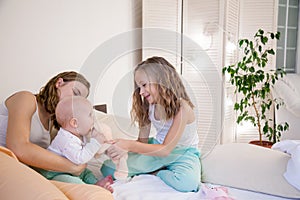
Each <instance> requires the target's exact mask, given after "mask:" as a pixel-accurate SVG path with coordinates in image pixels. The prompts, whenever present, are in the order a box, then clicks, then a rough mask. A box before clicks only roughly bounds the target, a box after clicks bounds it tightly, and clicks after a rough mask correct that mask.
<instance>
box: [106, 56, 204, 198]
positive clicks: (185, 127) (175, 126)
mask: <svg viewBox="0 0 300 200" xmlns="http://www.w3.org/2000/svg"><path fill="white" fill-rule="evenodd" d="M134 81H135V91H134V93H133V105H132V111H131V114H132V118H133V121H134V122H137V123H138V125H139V128H140V132H139V136H138V139H137V140H125V139H117V140H114V141H112V143H114V145H113V146H112V147H111V148H110V149H108V154H109V155H110V157H111V158H112V159H118V158H119V157H120V156H121V155H123V154H124V152H126V151H128V152H129V153H128V160H127V165H128V174H129V176H134V175H138V174H144V173H152V174H155V175H156V176H158V177H160V178H161V179H162V180H163V181H164V182H165V183H166V184H167V185H169V186H171V187H173V188H174V189H176V190H178V191H181V192H191V191H198V189H199V185H200V171H201V166H200V160H199V157H200V152H199V151H198V135H197V125H196V117H195V113H194V110H193V108H194V105H193V104H192V102H191V100H190V98H189V96H188V95H187V92H186V90H185V87H184V85H183V82H182V80H181V79H180V76H179V74H178V73H177V72H176V69H175V68H174V67H173V66H172V65H171V64H170V63H169V62H168V61H167V60H165V59H164V58H162V57H152V58H149V59H147V60H145V61H143V62H142V63H140V64H139V65H138V66H137V67H136V69H135V70H134ZM151 125H152V126H153V127H154V128H155V130H156V136H155V138H150V137H149V135H150V128H151ZM114 170H115V166H114V165H113V163H112V162H111V161H106V162H104V164H103V166H102V168H101V171H102V173H103V175H108V174H113V172H114Z"/></svg>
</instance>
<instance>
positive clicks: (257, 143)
mask: <svg viewBox="0 0 300 200" xmlns="http://www.w3.org/2000/svg"><path fill="white" fill-rule="evenodd" d="M249 144H254V145H258V146H262V147H267V148H271V147H272V145H273V142H270V141H264V140H263V141H261V142H260V141H259V140H252V141H250V142H249Z"/></svg>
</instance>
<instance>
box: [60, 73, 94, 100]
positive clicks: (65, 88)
mask: <svg viewBox="0 0 300 200" xmlns="http://www.w3.org/2000/svg"><path fill="white" fill-rule="evenodd" d="M56 88H57V90H58V94H59V99H62V98H64V97H66V96H82V97H87V96H88V94H89V90H88V88H87V87H86V86H85V85H84V84H82V83H81V82H79V81H70V82H64V80H63V79H62V78H60V79H58V81H57V83H56Z"/></svg>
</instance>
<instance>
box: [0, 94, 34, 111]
mask: <svg viewBox="0 0 300 200" xmlns="http://www.w3.org/2000/svg"><path fill="white" fill-rule="evenodd" d="M5 104H6V107H7V108H16V109H20V108H23V109H30V110H35V109H36V98H35V95H34V94H33V93H31V92H29V91H20V92H16V93H14V94H12V95H11V96H10V97H8V98H7V99H6V101H5Z"/></svg>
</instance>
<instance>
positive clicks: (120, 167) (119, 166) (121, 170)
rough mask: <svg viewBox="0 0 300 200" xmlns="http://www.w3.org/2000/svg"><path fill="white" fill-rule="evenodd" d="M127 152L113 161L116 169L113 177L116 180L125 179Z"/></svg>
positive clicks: (126, 173) (126, 175) (126, 174)
mask: <svg viewBox="0 0 300 200" xmlns="http://www.w3.org/2000/svg"><path fill="white" fill-rule="evenodd" d="M127 158H128V154H127V153H126V154H124V155H123V156H122V157H121V158H120V160H117V161H114V163H115V165H116V171H115V172H114V177H115V179H117V180H125V179H127V177H128V166H127Z"/></svg>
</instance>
